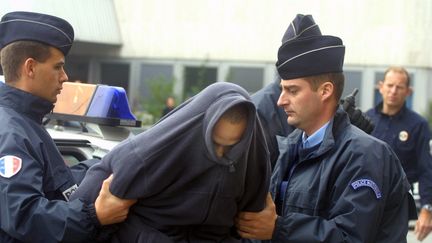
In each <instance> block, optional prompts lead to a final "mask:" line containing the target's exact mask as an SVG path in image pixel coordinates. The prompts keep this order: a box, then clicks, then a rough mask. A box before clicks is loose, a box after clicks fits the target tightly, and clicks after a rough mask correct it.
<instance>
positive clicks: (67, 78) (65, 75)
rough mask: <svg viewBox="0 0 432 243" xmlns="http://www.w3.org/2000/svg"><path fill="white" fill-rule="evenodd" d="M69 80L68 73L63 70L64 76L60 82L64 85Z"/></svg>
mask: <svg viewBox="0 0 432 243" xmlns="http://www.w3.org/2000/svg"><path fill="white" fill-rule="evenodd" d="M68 80H69V77H68V76H67V74H66V71H65V70H64V69H63V73H62V76H61V78H60V82H62V83H64V82H66V81H68Z"/></svg>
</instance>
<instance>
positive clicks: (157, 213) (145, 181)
mask: <svg viewBox="0 0 432 243" xmlns="http://www.w3.org/2000/svg"><path fill="white" fill-rule="evenodd" d="M237 104H244V105H246V106H247V107H248V119H249V120H248V126H247V128H246V131H245V133H244V135H243V137H242V139H241V140H240V141H239V142H238V143H237V144H235V145H233V147H232V148H231V149H230V150H229V151H228V152H227V153H225V155H224V156H223V157H222V158H218V157H217V156H216V153H215V150H214V145H213V141H212V131H213V127H214V125H215V124H216V122H217V121H218V119H219V118H220V117H221V115H222V114H223V113H224V112H225V111H226V110H228V109H229V108H230V107H232V106H234V105H237ZM111 173H113V174H114V178H113V181H112V183H111V186H110V190H111V192H112V193H113V194H114V195H116V196H118V197H120V198H128V199H138V202H137V204H135V205H134V206H133V207H132V208H131V212H130V214H129V216H128V219H127V220H126V222H124V223H122V224H120V225H118V228H120V229H119V230H118V231H117V232H116V233H115V235H114V237H113V238H112V242H159V243H160V242H237V241H239V240H238V239H237V238H236V237H235V235H234V233H233V232H235V230H234V229H233V227H234V226H233V225H234V217H235V215H236V214H237V212H240V211H260V210H262V209H263V208H264V206H265V198H266V194H267V192H268V188H269V177H270V160H269V152H268V149H267V146H266V144H265V139H264V134H263V130H262V128H261V124H260V122H259V119H258V118H257V115H256V109H255V106H254V104H253V103H252V101H251V100H250V97H249V95H248V93H247V92H246V91H245V90H244V89H243V88H241V87H240V86H238V85H235V84H232V83H225V82H218V83H215V84H212V85H210V86H208V87H207V88H205V89H204V90H202V91H201V92H200V93H199V94H197V95H195V96H194V97H192V98H190V99H189V100H188V101H186V102H184V103H183V104H181V105H180V106H178V107H177V108H176V109H174V110H173V111H171V112H170V113H168V115H166V116H165V117H164V118H162V119H161V120H160V121H159V122H158V123H157V124H155V125H154V126H153V127H152V128H150V129H149V130H147V131H145V132H143V133H141V134H139V135H137V136H135V137H133V138H130V139H128V140H126V141H124V142H122V143H121V144H119V145H118V146H117V147H115V148H114V149H113V150H112V151H111V152H110V153H109V154H107V155H106V156H105V157H104V158H103V159H102V161H101V162H100V163H99V164H97V165H96V166H93V167H92V168H90V170H89V171H88V173H87V175H86V177H85V178H84V180H83V182H82V183H81V185H80V187H79V189H78V190H77V191H76V192H75V193H74V194H73V195H72V198H71V199H76V198H80V199H81V200H84V201H91V202H94V201H95V199H96V197H97V196H98V193H99V190H100V187H101V184H102V181H103V180H104V179H105V178H107V177H108V176H109V175H110V174H111Z"/></svg>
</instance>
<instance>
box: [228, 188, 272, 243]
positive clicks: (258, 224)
mask: <svg viewBox="0 0 432 243" xmlns="http://www.w3.org/2000/svg"><path fill="white" fill-rule="evenodd" d="M276 219H277V214H276V207H275V204H274V202H273V200H272V198H271V195H270V193H269V194H268V195H267V199H266V207H265V208H264V209H263V210H262V211H261V212H256V213H255V212H240V213H239V214H238V215H237V217H236V220H235V222H236V227H237V232H238V234H239V235H240V236H241V237H243V238H248V239H258V240H270V239H271V238H272V236H273V231H274V228H275V224H276Z"/></svg>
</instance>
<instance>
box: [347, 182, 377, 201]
mask: <svg viewBox="0 0 432 243" xmlns="http://www.w3.org/2000/svg"><path fill="white" fill-rule="evenodd" d="M351 186H352V188H353V189H354V190H357V189H359V188H360V187H369V188H371V189H372V190H373V191H374V193H375V196H376V198H377V199H380V198H381V197H382V194H381V191H380V189H379V188H378V186H377V184H376V183H375V182H373V181H372V180H369V179H360V180H356V181H354V182H353V183H351Z"/></svg>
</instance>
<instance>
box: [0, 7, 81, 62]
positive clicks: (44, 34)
mask: <svg viewBox="0 0 432 243" xmlns="http://www.w3.org/2000/svg"><path fill="white" fill-rule="evenodd" d="M19 40H28V41H37V42H41V43H44V44H47V45H50V46H53V47H55V48H57V49H59V50H60V51H61V52H62V53H63V54H64V55H65V56H66V55H67V54H68V52H69V50H70V48H71V47H72V43H73V40H74V30H73V28H72V26H71V25H70V24H69V23H68V22H67V21H66V20H64V19H61V18H59V17H55V16H51V15H47V14H41V13H34V12H21V11H18V12H10V13H7V14H5V15H4V16H3V17H2V19H1V21H0V49H1V48H3V47H5V46H6V45H8V44H10V43H12V42H15V41H19Z"/></svg>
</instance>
